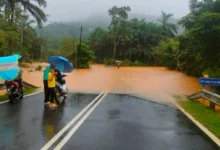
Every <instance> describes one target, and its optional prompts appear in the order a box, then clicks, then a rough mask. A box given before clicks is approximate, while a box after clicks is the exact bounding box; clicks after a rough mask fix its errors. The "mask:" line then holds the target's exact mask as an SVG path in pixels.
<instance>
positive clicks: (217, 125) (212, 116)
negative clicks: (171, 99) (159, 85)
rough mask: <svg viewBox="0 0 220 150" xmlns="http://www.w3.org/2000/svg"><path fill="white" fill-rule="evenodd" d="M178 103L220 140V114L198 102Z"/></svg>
mask: <svg viewBox="0 0 220 150" xmlns="http://www.w3.org/2000/svg"><path fill="white" fill-rule="evenodd" d="M175 98H177V100H178V103H179V104H180V105H181V106H182V107H183V108H184V109H185V110H186V111H187V112H188V113H190V114H191V115H192V116H193V117H194V118H195V119H196V120H197V121H199V122H200V123H201V124H202V125H204V126H205V127H206V128H207V129H208V130H209V131H211V132H212V133H213V134H215V135H216V136H217V137H218V138H220V112H219V111H215V110H212V109H210V108H208V107H206V106H204V105H203V104H201V103H200V102H198V101H192V100H184V101H183V100H179V99H178V97H176V96H175Z"/></svg>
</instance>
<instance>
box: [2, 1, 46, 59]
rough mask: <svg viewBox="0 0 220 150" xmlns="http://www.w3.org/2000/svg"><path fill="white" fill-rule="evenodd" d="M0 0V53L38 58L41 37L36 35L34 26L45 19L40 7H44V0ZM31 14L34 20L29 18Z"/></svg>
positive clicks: (40, 24) (25, 57) (39, 24)
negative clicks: (33, 24) (34, 23)
mask: <svg viewBox="0 0 220 150" xmlns="http://www.w3.org/2000/svg"><path fill="white" fill-rule="evenodd" d="M36 2H37V3H33V1H26V0H13V1H12V0H1V3H0V55H1V56H5V55H11V54H13V53H19V54H21V55H22V56H24V57H23V58H24V59H26V60H27V59H39V58H40V53H39V50H40V45H41V44H40V43H41V38H39V37H37V34H36V32H35V30H34V28H32V27H31V24H32V23H33V22H36V23H37V24H38V26H39V27H41V26H42V22H43V21H46V15H45V13H44V12H43V11H42V10H41V9H40V7H46V2H45V1H44V0H36ZM29 16H32V17H33V18H34V19H35V20H31V19H30V18H29Z"/></svg>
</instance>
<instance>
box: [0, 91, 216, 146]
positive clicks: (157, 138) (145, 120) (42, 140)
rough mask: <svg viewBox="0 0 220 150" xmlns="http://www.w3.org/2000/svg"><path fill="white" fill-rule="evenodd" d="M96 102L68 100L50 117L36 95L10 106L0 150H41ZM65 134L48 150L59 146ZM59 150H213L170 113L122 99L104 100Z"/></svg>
mask: <svg viewBox="0 0 220 150" xmlns="http://www.w3.org/2000/svg"><path fill="white" fill-rule="evenodd" d="M96 96H97V95H84V94H71V95H70V96H69V98H68V100H67V101H66V104H64V105H63V106H60V107H59V108H58V109H57V110H56V111H50V110H48V109H47V108H45V107H44V106H43V104H42V99H43V95H42V94H38V95H35V96H32V97H29V98H25V99H26V100H24V101H21V102H19V103H17V104H15V105H12V106H11V105H9V104H3V105H0V110H1V113H0V141H1V142H0V150H6V149H7V150H14V149H16V150H17V149H19V150H21V149H22V150H26V149H27V150H32V149H33V150H39V149H41V148H42V147H43V146H44V145H45V144H46V143H47V142H48V141H50V139H51V138H52V137H54V135H56V134H57V133H58V132H59V131H60V130H61V129H63V128H64V127H65V126H66V124H68V123H69V122H70V121H71V120H72V119H73V118H74V117H75V116H76V115H77V114H78V113H79V112H80V111H81V110H83V109H84V108H85V107H86V106H87V105H88V104H89V103H90V102H91V101H92V100H93V99H94V98H95V97H96ZM98 101H99V100H97V102H95V103H94V105H95V104H98ZM94 105H92V106H91V107H93V106H94ZM90 110H91V109H90ZM88 111H89V110H88ZM83 116H85V114H83ZM83 116H82V118H83ZM82 118H80V119H79V120H78V122H80V121H81V119H82ZM76 125H77V123H76V124H74V125H73V126H71V128H73V127H75V126H76ZM70 131H71V129H68V130H67V132H65V133H64V134H63V135H62V137H61V138H59V139H58V140H57V141H56V142H55V143H54V144H53V145H52V147H50V149H53V148H55V147H56V146H57V145H59V143H60V142H61V141H62V140H63V139H64V138H65V137H66V135H67V134H68V132H70ZM62 149H64V150H70V149H76V150H134V149H135V150H197V149H199V150H215V149H218V147H217V146H216V145H215V144H214V143H213V142H212V141H211V140H209V139H208V138H207V137H206V136H205V135H204V134H203V133H202V132H201V131H200V130H199V129H198V128H196V126H195V125H194V124H193V123H192V122H190V121H189V120H188V119H187V118H186V117H185V116H184V115H183V114H182V113H181V112H180V111H179V110H177V109H175V108H172V107H169V106H164V105H161V104H157V103H153V102H150V101H147V100H142V99H139V98H134V97H130V96H127V95H115V94H108V95H107V96H106V97H104V99H103V101H101V103H99V104H98V105H97V107H96V108H95V109H94V111H92V113H91V114H90V115H89V116H88V118H87V119H86V120H85V122H83V123H82V125H81V126H79V128H78V130H76V132H75V133H74V134H73V136H71V137H70V139H69V140H68V141H67V142H66V143H65V145H64V146H63V147H62Z"/></svg>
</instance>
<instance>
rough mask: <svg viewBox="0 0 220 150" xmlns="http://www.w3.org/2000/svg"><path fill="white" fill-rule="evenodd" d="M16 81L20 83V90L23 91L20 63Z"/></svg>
mask: <svg viewBox="0 0 220 150" xmlns="http://www.w3.org/2000/svg"><path fill="white" fill-rule="evenodd" d="M14 81H15V82H17V83H18V85H19V91H20V92H21V93H23V81H22V69H21V67H20V64H19V66H18V75H17V76H16V77H15V79H14Z"/></svg>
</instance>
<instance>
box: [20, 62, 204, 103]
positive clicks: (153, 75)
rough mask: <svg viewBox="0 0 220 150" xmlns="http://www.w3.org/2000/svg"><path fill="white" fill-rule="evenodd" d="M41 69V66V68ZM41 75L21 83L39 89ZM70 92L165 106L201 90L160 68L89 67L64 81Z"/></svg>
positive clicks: (190, 79)
mask: <svg viewBox="0 0 220 150" xmlns="http://www.w3.org/2000/svg"><path fill="white" fill-rule="evenodd" d="M44 66H45V64H44ZM42 75H43V72H31V73H28V72H27V69H24V73H23V76H24V80H25V81H27V82H30V83H32V84H34V85H37V86H39V87H43V83H42ZM66 80H67V84H68V88H69V90H70V91H72V92H88V93H97V92H101V91H103V90H108V91H109V92H110V93H125V94H136V95H138V96H142V97H145V98H148V99H150V100H155V101H159V102H169V99H171V98H172V96H173V95H188V94H191V93H194V92H197V91H199V90H200V89H201V88H202V87H201V86H200V85H199V83H198V79H196V78H194V77H189V76H186V75H184V74H182V73H180V72H176V71H169V70H166V69H165V68H162V67H145V68H143V67H126V68H120V69H117V68H115V67H112V68H111V67H105V66H103V65H93V66H91V69H84V70H74V71H73V72H72V73H71V74H68V77H67V78H66Z"/></svg>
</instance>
